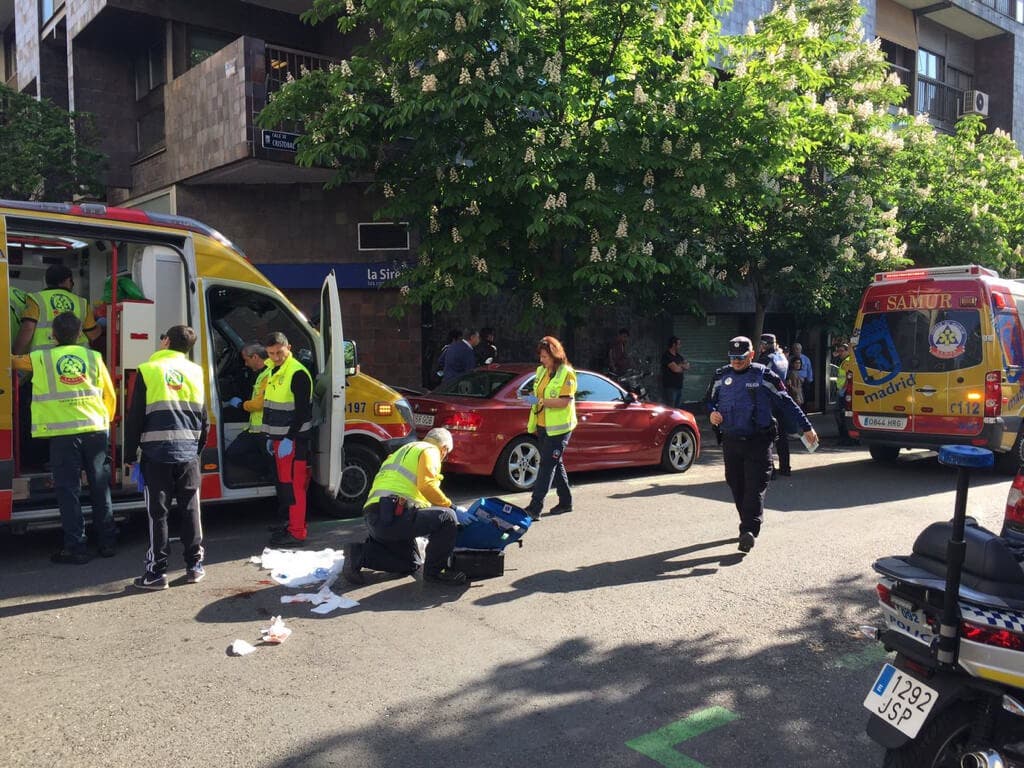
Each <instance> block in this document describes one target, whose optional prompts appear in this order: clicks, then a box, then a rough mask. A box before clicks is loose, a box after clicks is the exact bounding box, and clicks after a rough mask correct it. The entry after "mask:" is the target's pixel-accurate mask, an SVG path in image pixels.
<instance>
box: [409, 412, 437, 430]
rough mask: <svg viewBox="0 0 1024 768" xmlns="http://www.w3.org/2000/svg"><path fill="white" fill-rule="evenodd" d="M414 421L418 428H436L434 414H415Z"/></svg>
mask: <svg viewBox="0 0 1024 768" xmlns="http://www.w3.org/2000/svg"><path fill="white" fill-rule="evenodd" d="M412 420H413V423H414V424H415V425H416V426H417V427H432V426H434V414H432V413H414V414H413V415H412Z"/></svg>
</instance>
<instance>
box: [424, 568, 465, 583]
mask: <svg viewBox="0 0 1024 768" xmlns="http://www.w3.org/2000/svg"><path fill="white" fill-rule="evenodd" d="M423 580H424V581H428V582H430V583H431V584H465V583H466V574H464V573H463V572H462V571H453V570H452V569H451V568H444V569H442V570H440V571H438V572H437V573H427V572H426V571H424V573H423Z"/></svg>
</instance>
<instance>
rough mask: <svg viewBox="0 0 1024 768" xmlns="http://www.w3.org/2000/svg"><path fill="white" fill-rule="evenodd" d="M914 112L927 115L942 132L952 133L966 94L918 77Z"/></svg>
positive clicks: (943, 84)
mask: <svg viewBox="0 0 1024 768" xmlns="http://www.w3.org/2000/svg"><path fill="white" fill-rule="evenodd" d="M915 97H916V98H915V102H914V111H915V112H917V113H918V114H922V113H924V114H927V115H928V117H929V119H930V120H931V122H932V124H933V125H934V126H935V127H936V128H938V129H939V130H941V131H945V132H947V133H952V132H953V130H954V126H955V124H956V121H957V119H958V118H959V117H960V110H961V107H962V106H963V103H964V92H963V91H961V90H959V89H958V88H953V87H952V86H949V85H946V84H945V83H940V82H937V81H935V80H930V79H928V78H925V77H918V79H917V91H916V93H915Z"/></svg>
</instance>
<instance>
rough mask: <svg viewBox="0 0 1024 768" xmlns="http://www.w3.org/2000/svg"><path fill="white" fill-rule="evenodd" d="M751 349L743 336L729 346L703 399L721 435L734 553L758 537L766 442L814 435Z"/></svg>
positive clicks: (767, 476)
mask: <svg viewBox="0 0 1024 768" xmlns="http://www.w3.org/2000/svg"><path fill="white" fill-rule="evenodd" d="M753 359H754V345H753V343H752V342H751V341H750V339H749V338H747V337H746V336H737V337H735V338H734V339H732V340H731V341H730V342H729V364H728V365H725V366H722V367H721V368H719V369H718V370H717V371H715V379H714V382H713V383H712V385H711V395H710V397H709V399H708V410H709V411H710V418H711V423H712V425H714V426H715V427H717V428H719V429H720V430H721V434H722V456H723V458H724V460H725V481H726V482H727V483H728V484H729V489H730V490H731V491H732V498H733V501H734V502H735V504H736V510H737V512H739V516H740V537H739V549H740V551H741V552H749V551H750V550H751V549H753V547H754V541H755V540H756V539H757V536H758V534H759V533H760V532H761V524H762V522H763V520H764V496H765V493H766V492H767V490H768V483H769V481H770V480H771V474H772V457H771V447H772V442H773V441H774V440H775V439H776V437H777V436H778V434H779V432H780V427H779V424H778V422H777V421H776V417H775V414H776V413H778V415H779V417H780V419H781V421H782V425H781V428H782V431H783V433H788V432H803V433H805V434H806V435H807V439H808V440H809V441H810V442H811V443H812V444H813V443H816V442H818V435H817V433H816V432H815V431H814V427H812V426H811V422H810V421H808V420H807V416H805V415H804V412H803V411H801V410H800V408H799V407H798V406H797V404H796V403H794V402H793V399H792V398H791V397H790V396H789V394H788V393H787V392H786V385H785V384H784V383H783V381H782V379H780V378H779V377H778V376H776V375H775V373H773V372H772V371H771V370H770V369H768V368H767V367H766V366H764V365H762V364H760V363H755V362H753Z"/></svg>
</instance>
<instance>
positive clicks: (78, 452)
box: [48, 432, 117, 552]
mask: <svg viewBox="0 0 1024 768" xmlns="http://www.w3.org/2000/svg"><path fill="white" fill-rule="evenodd" d="M48 439H49V441H50V467H51V469H52V470H53V484H54V487H55V490H56V492H57V505H58V506H59V507H60V524H61V526H62V527H63V528H64V548H65V549H67V550H71V551H76V552H82V551H84V550H85V518H84V516H83V515H82V502H81V500H80V498H79V497H80V495H81V493H82V470H83V469H84V470H85V476H86V478H87V479H88V481H89V495H90V497H91V498H92V522H93V526H94V527H95V528H96V538H97V539H98V540H99V545H100V546H101V547H112V546H114V542H115V540H116V538H117V529H116V528H115V527H114V512H113V509H112V508H111V506H110V456H109V455H108V454H107V433H106V432H87V433H86V434H83V435H60V436H58V437H51V438H48Z"/></svg>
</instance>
